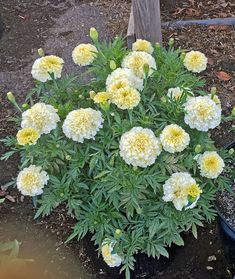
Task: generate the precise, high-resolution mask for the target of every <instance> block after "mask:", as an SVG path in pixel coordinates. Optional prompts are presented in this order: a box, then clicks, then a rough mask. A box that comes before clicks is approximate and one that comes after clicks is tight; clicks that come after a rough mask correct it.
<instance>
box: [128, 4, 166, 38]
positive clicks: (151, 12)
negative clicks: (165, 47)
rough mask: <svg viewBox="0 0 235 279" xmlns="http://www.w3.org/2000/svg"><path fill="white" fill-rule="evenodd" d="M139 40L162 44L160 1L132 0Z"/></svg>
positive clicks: (135, 30)
mask: <svg viewBox="0 0 235 279" xmlns="http://www.w3.org/2000/svg"><path fill="white" fill-rule="evenodd" d="M132 5H133V17H134V33H135V36H136V38H137V39H146V40H148V41H150V42H152V43H156V42H159V43H162V32H161V12H160V0H132Z"/></svg>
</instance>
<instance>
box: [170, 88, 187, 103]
mask: <svg viewBox="0 0 235 279" xmlns="http://www.w3.org/2000/svg"><path fill="white" fill-rule="evenodd" d="M182 94H183V90H182V89H180V88H179V87H175V88H169V89H168V92H167V96H168V97H169V98H171V99H175V100H178V99H179V98H180V97H181V96H182Z"/></svg>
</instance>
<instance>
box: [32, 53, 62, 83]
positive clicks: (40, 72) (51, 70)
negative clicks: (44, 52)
mask: <svg viewBox="0 0 235 279" xmlns="http://www.w3.org/2000/svg"><path fill="white" fill-rule="evenodd" d="M63 64H64V60H63V59H62V58H60V57H58V56H55V55H48V56H43V57H41V58H38V59H36V60H35V62H34V64H33V66H32V71H31V74H32V76H33V78H35V79H36V80H39V81H41V82H46V81H48V80H51V79H52V77H51V75H50V74H53V75H54V78H55V79H57V78H60V77H61V72H62V69H63Z"/></svg>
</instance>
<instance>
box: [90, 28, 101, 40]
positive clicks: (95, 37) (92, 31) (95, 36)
mask: <svg viewBox="0 0 235 279" xmlns="http://www.w3.org/2000/svg"><path fill="white" fill-rule="evenodd" d="M90 38H91V39H92V40H93V41H94V42H97V41H98V38H99V33H98V32H97V30H96V29H95V28H94V27H91V29H90Z"/></svg>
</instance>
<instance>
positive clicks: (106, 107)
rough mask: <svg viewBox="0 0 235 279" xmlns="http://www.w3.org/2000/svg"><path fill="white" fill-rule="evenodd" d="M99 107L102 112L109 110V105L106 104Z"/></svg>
mask: <svg viewBox="0 0 235 279" xmlns="http://www.w3.org/2000/svg"><path fill="white" fill-rule="evenodd" d="M99 105H100V107H101V109H102V110H104V111H109V109H110V104H109V103H108V102H107V103H105V104H102V103H100V104H99Z"/></svg>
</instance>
